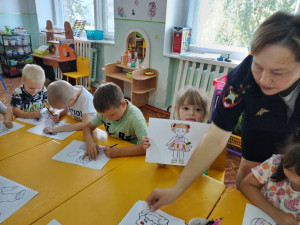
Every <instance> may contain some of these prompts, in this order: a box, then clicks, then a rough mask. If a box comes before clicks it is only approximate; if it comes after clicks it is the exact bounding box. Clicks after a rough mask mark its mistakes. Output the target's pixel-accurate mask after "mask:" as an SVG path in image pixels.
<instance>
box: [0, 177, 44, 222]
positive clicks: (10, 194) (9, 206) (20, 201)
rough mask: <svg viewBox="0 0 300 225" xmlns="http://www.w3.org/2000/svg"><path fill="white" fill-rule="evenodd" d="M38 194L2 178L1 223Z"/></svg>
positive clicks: (0, 188) (0, 182)
mask: <svg viewBox="0 0 300 225" xmlns="http://www.w3.org/2000/svg"><path fill="white" fill-rule="evenodd" d="M37 194H38V192H37V191H34V190H31V189H29V188H27V187H25V186H23V185H21V184H18V183H16V182H14V181H12V180H9V179H7V178H5V177H2V176H0V223H2V222H3V221H4V220H6V219H7V218H8V217H9V216H11V215H12V214H13V213H15V212H16V211H17V210H18V209H20V208H21V207H22V206H23V205H25V204H26V203H27V202H28V201H29V200H31V199H32V198H33V197H34V196H35V195H37Z"/></svg>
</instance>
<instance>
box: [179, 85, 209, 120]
mask: <svg viewBox="0 0 300 225" xmlns="http://www.w3.org/2000/svg"><path fill="white" fill-rule="evenodd" d="M185 100H187V101H188V104H190V105H199V106H200V107H201V108H202V109H203V118H204V119H205V118H206V117H207V114H208V109H207V101H208V100H207V97H206V95H205V94H204V93H202V92H201V91H200V90H199V89H197V88H195V87H192V86H187V87H185V88H184V89H181V90H179V91H178V92H177V96H176V105H175V107H176V112H177V117H179V109H180V107H181V106H183V103H184V101H185Z"/></svg>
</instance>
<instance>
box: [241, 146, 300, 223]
mask: <svg viewBox="0 0 300 225" xmlns="http://www.w3.org/2000/svg"><path fill="white" fill-rule="evenodd" d="M241 191H242V192H243V193H244V194H245V195H246V196H247V197H248V198H249V200H250V201H252V202H253V203H254V204H255V205H256V206H258V207H259V208H260V209H262V210H263V211H265V212H266V213H267V214H269V215H270V216H271V217H272V218H273V219H274V220H275V221H276V222H277V224H278V225H291V224H293V225H298V220H300V143H297V144H296V143H290V144H288V145H286V147H285V148H284V154H277V155H276V154H274V155H272V157H271V158H269V159H267V160H266V161H264V162H263V163H262V164H260V165H259V166H257V167H254V168H252V173H250V174H249V175H248V176H247V177H246V178H245V179H244V180H243V181H242V183H241Z"/></svg>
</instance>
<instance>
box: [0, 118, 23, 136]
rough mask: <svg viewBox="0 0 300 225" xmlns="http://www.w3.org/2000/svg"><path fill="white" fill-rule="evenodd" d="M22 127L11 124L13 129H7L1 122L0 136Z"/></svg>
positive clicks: (17, 124) (14, 123)
mask: <svg viewBox="0 0 300 225" xmlns="http://www.w3.org/2000/svg"><path fill="white" fill-rule="evenodd" d="M22 127H24V125H22V124H19V123H16V122H13V127H12V128H9V129H8V128H7V127H6V126H5V125H4V124H3V121H0V136H2V135H5V134H8V133H10V132H13V131H15V130H18V129H20V128H22Z"/></svg>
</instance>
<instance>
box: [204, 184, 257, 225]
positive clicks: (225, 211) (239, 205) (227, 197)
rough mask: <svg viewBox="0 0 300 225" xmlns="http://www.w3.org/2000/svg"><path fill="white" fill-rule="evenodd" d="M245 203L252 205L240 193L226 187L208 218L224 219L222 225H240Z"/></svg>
mask: <svg viewBox="0 0 300 225" xmlns="http://www.w3.org/2000/svg"><path fill="white" fill-rule="evenodd" d="M247 203H250V204H252V203H251V202H250V201H249V200H248V199H247V198H246V197H245V195H243V194H242V193H241V192H240V191H238V190H236V189H234V188H231V187H228V188H227V189H226V191H225V192H224V194H223V195H222V197H221V199H220V201H219V202H218V203H217V205H216V207H215V208H214V210H213V211H212V213H211V215H210V216H209V218H210V219H211V218H213V219H219V218H221V217H224V219H223V220H222V225H241V224H242V223H243V218H244V212H245V208H246V204H247Z"/></svg>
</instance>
